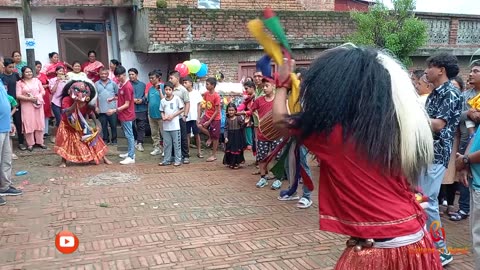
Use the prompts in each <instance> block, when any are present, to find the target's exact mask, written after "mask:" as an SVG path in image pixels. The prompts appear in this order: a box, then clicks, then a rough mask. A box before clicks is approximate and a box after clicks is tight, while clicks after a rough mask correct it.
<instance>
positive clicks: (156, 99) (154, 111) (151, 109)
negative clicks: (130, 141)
mask: <svg viewBox="0 0 480 270" xmlns="http://www.w3.org/2000/svg"><path fill="white" fill-rule="evenodd" d="M161 76H162V73H161V71H159V70H152V71H150V73H148V79H149V80H150V89H149V90H148V92H147V102H148V122H149V123H150V130H151V131H152V141H153V151H152V152H150V155H152V156H156V155H160V154H161V153H162V151H163V150H161V149H160V148H162V149H163V143H160V142H161V139H160V138H161V136H163V123H162V115H161V113H160V102H161V100H162V99H163V98H164V97H165V90H164V86H163V83H160V77H161Z"/></svg>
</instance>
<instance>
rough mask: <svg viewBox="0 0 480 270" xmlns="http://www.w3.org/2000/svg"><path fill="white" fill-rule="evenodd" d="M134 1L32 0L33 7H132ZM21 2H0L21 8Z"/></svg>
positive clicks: (7, 0)
mask: <svg viewBox="0 0 480 270" xmlns="http://www.w3.org/2000/svg"><path fill="white" fill-rule="evenodd" d="M132 4H133V0H32V6H56V7H60V6H66V7H68V6H104V7H105V6H119V7H121V6H132ZM21 5H22V1H21V0H0V7H1V6H21Z"/></svg>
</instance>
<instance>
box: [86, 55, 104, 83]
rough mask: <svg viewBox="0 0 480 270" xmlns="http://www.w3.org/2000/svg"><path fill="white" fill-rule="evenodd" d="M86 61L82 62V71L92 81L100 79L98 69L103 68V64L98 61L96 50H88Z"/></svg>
mask: <svg viewBox="0 0 480 270" xmlns="http://www.w3.org/2000/svg"><path fill="white" fill-rule="evenodd" d="M87 56H88V61H87V62H85V63H83V65H82V71H83V72H85V73H86V74H87V77H88V78H89V79H90V80H92V81H93V82H94V83H95V82H97V81H98V80H100V69H102V68H103V64H102V62H100V61H97V52H95V51H89V52H88V54H87Z"/></svg>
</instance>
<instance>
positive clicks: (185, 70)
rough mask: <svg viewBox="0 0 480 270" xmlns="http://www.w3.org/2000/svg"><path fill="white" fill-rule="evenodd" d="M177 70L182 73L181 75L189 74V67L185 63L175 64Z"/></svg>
mask: <svg viewBox="0 0 480 270" xmlns="http://www.w3.org/2000/svg"><path fill="white" fill-rule="evenodd" d="M175 70H176V71H178V73H180V77H185V76H187V75H188V73H189V72H188V67H187V66H186V65H185V64H182V63H180V64H177V65H176V66H175Z"/></svg>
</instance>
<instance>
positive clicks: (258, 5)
mask: <svg viewBox="0 0 480 270" xmlns="http://www.w3.org/2000/svg"><path fill="white" fill-rule="evenodd" d="M303 1H304V0H220V8H221V9H242V10H253V9H255V10H262V9H263V8H265V7H267V6H269V7H271V8H273V9H275V10H305V6H304V5H303V3H302V2H303ZM308 1H313V0H308ZM321 1H333V0H321ZM317 2H318V1H317ZM156 3H157V0H143V7H147V8H152V7H156V6H157V5H156ZM167 6H168V7H169V8H176V7H189V8H197V7H198V0H167ZM332 10H333V9H332Z"/></svg>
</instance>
